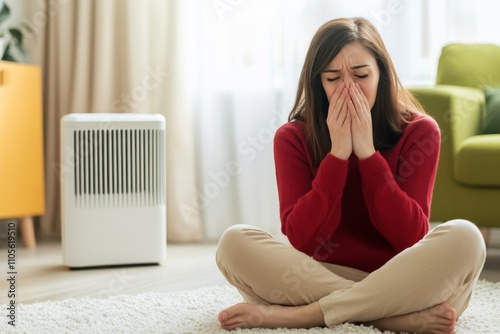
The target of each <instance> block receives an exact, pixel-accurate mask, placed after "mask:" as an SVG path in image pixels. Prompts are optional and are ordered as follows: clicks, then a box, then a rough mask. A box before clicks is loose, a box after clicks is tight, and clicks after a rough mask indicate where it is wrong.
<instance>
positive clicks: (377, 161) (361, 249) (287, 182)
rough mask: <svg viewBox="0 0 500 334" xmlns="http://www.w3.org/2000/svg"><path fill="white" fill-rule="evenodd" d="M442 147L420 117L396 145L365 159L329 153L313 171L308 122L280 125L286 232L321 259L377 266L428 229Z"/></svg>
mask: <svg viewBox="0 0 500 334" xmlns="http://www.w3.org/2000/svg"><path fill="white" fill-rule="evenodd" d="M439 148H440V132H439V127H438V125H437V124H436V122H435V121H434V120H433V119H432V118H431V117H429V116H424V115H415V116H414V119H413V122H411V123H410V124H409V125H408V126H407V127H406V130H405V132H404V134H403V135H402V137H401V138H400V139H399V141H398V142H397V143H396V144H395V145H394V146H393V147H391V148H389V149H386V150H383V151H377V152H376V153H375V154H373V155H372V156H371V157H369V158H367V159H365V160H361V161H360V160H359V159H358V158H357V157H356V156H355V155H354V154H353V155H351V157H350V158H349V160H341V159H338V158H336V157H334V156H333V155H331V154H327V156H326V157H325V158H324V159H323V161H321V163H320V165H319V167H318V168H316V167H314V165H313V162H312V160H311V156H310V154H309V152H308V148H307V144H306V139H305V123H304V122H301V121H294V122H289V123H286V124H284V125H282V126H281V127H280V128H279V129H278V131H277V132H276V135H275V139H274V157H275V165H276V177H277V182H278V194H279V203H280V216H281V224H282V226H281V230H282V232H283V233H284V234H285V235H286V236H287V237H288V239H289V241H290V243H291V244H292V245H293V246H294V247H295V248H296V249H298V250H300V251H302V252H304V253H306V254H308V255H310V256H312V257H313V258H314V259H316V260H318V261H322V262H329V263H335V264H340V265H343V266H348V267H352V268H357V269H360V270H363V271H366V272H372V271H374V270H376V269H378V268H380V267H381V266H382V265H384V264H385V263H386V262H387V261H388V260H390V259H391V258H392V257H393V256H395V255H396V254H398V253H399V252H401V251H403V250H404V249H406V248H408V247H410V246H412V245H413V244H415V243H416V242H417V241H419V240H420V239H422V238H423V237H424V235H425V234H426V233H427V232H428V230H429V212H430V204H431V198H432V190H433V187H434V179H435V176H436V170H437V163H438V157H439Z"/></svg>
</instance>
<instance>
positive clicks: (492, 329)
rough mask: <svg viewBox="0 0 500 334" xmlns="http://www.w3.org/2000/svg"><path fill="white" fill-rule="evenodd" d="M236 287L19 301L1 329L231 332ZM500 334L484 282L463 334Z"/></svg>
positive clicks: (497, 308)
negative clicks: (11, 320)
mask: <svg viewBox="0 0 500 334" xmlns="http://www.w3.org/2000/svg"><path fill="white" fill-rule="evenodd" d="M241 301H242V298H241V297H240V295H239V294H238V292H237V291H236V289H234V288H231V287H220V286H218V287H206V288H200V289H197V290H190V291H182V292H175V293H144V294H139V295H118V296H114V297H111V298H107V299H93V298H81V299H67V300H63V301H57V302H43V303H37V304H31V305H19V307H18V308H17V326H16V328H15V330H14V329H13V328H12V326H10V325H7V320H6V316H5V315H6V305H5V304H3V305H1V306H0V308H1V310H3V311H2V312H1V313H2V317H1V319H2V320H1V322H2V323H1V324H0V333H30V334H31V333H37V334H38V333H41V334H43V333H50V334H58V333H148V334H149V333H229V332H227V331H224V330H221V329H219V323H218V321H217V314H218V313H219V311H220V310H221V309H223V308H226V307H228V306H231V305H233V304H235V303H238V302H241ZM283 332H290V333H309V334H314V333H380V331H378V330H375V329H373V328H369V327H363V326H355V325H351V324H344V325H341V326H337V327H336V328H334V329H328V328H312V329H309V330H305V329H303V330H283V329H280V330H264V329H255V330H237V331H233V332H232V333H283ZM464 333H471V334H477V333H481V334H486V333H492V334H493V333H494V334H497V333H500V283H490V282H486V281H480V282H479V283H478V285H477V287H476V289H475V292H474V296H473V298H472V300H471V303H470V306H469V308H468V309H467V311H466V312H465V313H464V314H463V315H462V317H461V318H460V319H459V321H458V323H457V334H464Z"/></svg>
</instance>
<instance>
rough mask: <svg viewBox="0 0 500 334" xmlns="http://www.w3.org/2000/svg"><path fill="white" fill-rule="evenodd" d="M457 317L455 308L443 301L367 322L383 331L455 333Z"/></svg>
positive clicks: (433, 333)
mask: <svg viewBox="0 0 500 334" xmlns="http://www.w3.org/2000/svg"><path fill="white" fill-rule="evenodd" d="M456 318H457V312H456V311H455V309H454V308H452V307H451V306H449V305H448V303H446V302H443V303H441V304H438V305H435V306H433V307H431V308H428V309H425V310H422V311H418V312H414V313H408V314H404V315H400V316H395V317H391V318H384V319H379V320H376V321H372V322H369V323H366V324H367V325H373V326H374V327H376V328H378V329H380V330H382V331H385V330H390V331H393V332H396V333H399V332H409V333H432V334H435V333H437V334H445V333H446V334H452V333H455V321H456Z"/></svg>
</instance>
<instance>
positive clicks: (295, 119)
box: [217, 18, 485, 333]
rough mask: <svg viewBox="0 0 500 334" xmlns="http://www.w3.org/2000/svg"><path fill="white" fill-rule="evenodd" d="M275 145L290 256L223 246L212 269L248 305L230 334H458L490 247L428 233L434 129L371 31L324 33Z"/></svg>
mask: <svg viewBox="0 0 500 334" xmlns="http://www.w3.org/2000/svg"><path fill="white" fill-rule="evenodd" d="M274 144H275V147H274V152H275V163H276V175H277V183H278V193H279V201H280V215H281V221H282V231H283V233H284V234H285V235H286V236H287V237H288V239H289V241H290V243H291V246H289V245H285V244H283V243H280V242H278V241H276V240H275V239H274V238H273V237H272V236H271V235H269V234H267V233H266V232H264V231H262V230H259V229H256V228H254V227H251V226H247V225H236V226H233V227H231V228H229V229H228V230H227V231H226V232H225V233H224V235H223V236H222V237H221V240H220V243H219V247H218V250H217V263H218V266H219V268H220V269H221V271H222V273H223V274H224V275H225V277H226V278H227V279H228V281H229V282H230V283H231V284H232V285H234V286H235V287H236V288H237V289H238V290H239V291H240V293H241V294H242V296H243V297H244V298H245V300H246V301H247V303H240V304H237V305H234V306H232V307H230V308H228V309H225V310H222V311H221V312H220V314H219V321H220V323H221V327H222V328H225V329H234V328H238V327H240V328H249V327H267V328H279V327H287V328H308V327H314V326H325V325H326V326H328V327H333V326H335V325H338V324H341V323H344V322H352V323H363V324H365V325H373V326H375V327H376V328H379V329H380V330H392V331H395V332H403V331H405V332H425V333H453V332H454V326H455V322H456V319H457V317H458V316H459V315H460V314H461V313H462V312H463V311H464V310H465V309H466V307H467V305H468V302H469V299H470V296H471V292H472V289H473V286H474V284H475V283H476V281H477V279H478V275H479V273H480V271H481V269H482V266H483V264H484V260H485V245H484V241H483V239H482V236H481V234H480V232H479V231H478V229H477V228H476V227H475V225H473V224H472V223H470V222H468V221H465V220H453V221H450V222H447V223H444V224H441V225H439V226H438V227H436V228H435V229H433V230H432V231H430V232H429V231H428V228H429V213H430V204H431V197H432V190H433V185H434V179H435V174H436V169H437V163H438V157H439V146H440V133H439V128H438V126H437V124H436V122H435V121H434V120H433V119H432V118H430V117H429V116H427V115H425V113H424V112H423V111H422V108H421V106H420V105H419V104H418V102H417V101H416V100H415V99H414V98H413V97H412V96H411V94H410V93H409V92H408V91H407V90H406V89H404V88H403V87H402V85H401V83H400V82H399V79H398V77H397V75H396V73H395V70H394V66H393V64H392V62H391V60H390V57H389V55H388V53H387V50H386V48H385V46H384V44H383V42H382V39H381V37H380V36H379V34H378V33H377V31H376V29H375V28H374V27H373V26H372V25H371V24H370V23H369V22H368V21H367V20H365V19H362V18H354V19H337V20H332V21H330V22H327V23H326V24H324V25H323V26H322V27H320V28H319V30H318V32H317V33H316V35H315V36H314V37H313V39H312V42H311V45H310V47H309V51H308V53H307V56H306V59H305V64H304V67H303V69H302V73H301V77H300V81H299V86H298V91H297V98H296V102H295V105H294V107H293V109H292V112H291V114H290V117H289V122H288V123H286V124H284V125H283V126H282V127H281V128H280V129H278V131H277V133H276V136H275V142H274Z"/></svg>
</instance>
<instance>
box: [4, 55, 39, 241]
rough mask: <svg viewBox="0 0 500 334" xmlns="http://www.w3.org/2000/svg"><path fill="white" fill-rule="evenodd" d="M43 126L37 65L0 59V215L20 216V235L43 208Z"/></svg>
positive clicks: (25, 233)
mask: <svg viewBox="0 0 500 334" xmlns="http://www.w3.org/2000/svg"><path fill="white" fill-rule="evenodd" d="M42 129H43V118H42V89H41V70H40V68H39V67H38V66H32V65H26V64H18V63H13V62H6V61H0V219H1V218H23V220H22V225H21V229H22V230H21V233H22V234H23V239H25V237H26V235H27V234H30V233H32V231H29V230H28V231H26V230H25V228H28V229H29V228H31V230H32V221H31V222H30V220H31V217H32V216H39V215H43V213H44V209H45V201H44V168H43V132H42ZM26 218H27V220H26ZM27 224H31V227H30V226H27V227H26V225H27ZM30 242H31V241H28V243H30ZM32 242H34V239H33V241H32ZM25 244H26V239H25ZM27 246H28V247H29V246H30V245H27Z"/></svg>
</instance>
